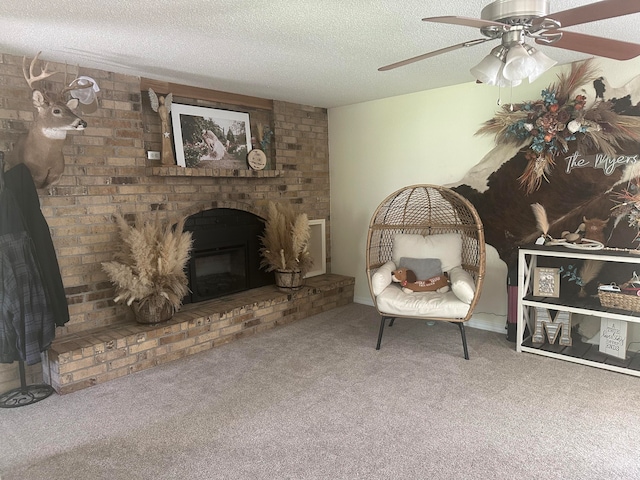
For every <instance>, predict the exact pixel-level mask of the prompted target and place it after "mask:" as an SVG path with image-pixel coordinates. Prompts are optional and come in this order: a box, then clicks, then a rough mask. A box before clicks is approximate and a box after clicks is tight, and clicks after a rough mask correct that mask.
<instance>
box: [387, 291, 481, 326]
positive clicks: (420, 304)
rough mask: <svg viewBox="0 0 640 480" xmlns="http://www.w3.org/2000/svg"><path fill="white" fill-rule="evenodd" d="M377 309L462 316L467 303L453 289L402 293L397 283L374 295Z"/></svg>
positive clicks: (411, 314) (408, 314)
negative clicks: (439, 291)
mask: <svg viewBox="0 0 640 480" xmlns="http://www.w3.org/2000/svg"><path fill="white" fill-rule="evenodd" d="M376 306H377V308H378V310H379V311H380V312H382V313H385V314H391V315H397V316H399V317H402V316H414V317H442V318H464V317H465V316H466V315H467V312H468V311H469V304H467V303H465V302H462V301H460V300H459V299H458V297H456V295H455V294H454V293H453V291H449V292H446V293H438V292H414V293H404V292H403V291H402V289H401V288H400V286H399V285H398V284H397V283H393V284H391V285H389V286H388V287H387V288H385V289H384V290H383V291H382V293H380V294H379V295H378V296H376Z"/></svg>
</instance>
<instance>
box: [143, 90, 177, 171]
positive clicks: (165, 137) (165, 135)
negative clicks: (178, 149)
mask: <svg viewBox="0 0 640 480" xmlns="http://www.w3.org/2000/svg"><path fill="white" fill-rule="evenodd" d="M149 101H150V102H151V108H152V109H153V111H154V112H157V113H158V116H159V117H160V128H161V130H162V152H161V156H160V158H161V159H162V165H175V164H176V160H175V158H174V156H173V146H172V142H171V129H170V128H169V114H170V113H171V103H172V102H173V95H172V94H171V93H168V94H166V95H160V96H158V95H157V94H156V92H154V91H153V89H152V88H150V89H149Z"/></svg>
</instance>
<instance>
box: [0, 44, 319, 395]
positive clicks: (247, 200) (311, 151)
mask: <svg viewBox="0 0 640 480" xmlns="http://www.w3.org/2000/svg"><path fill="white" fill-rule="evenodd" d="M45 59H46V55H45ZM66 68H67V69H68V72H69V74H70V75H76V74H79V75H88V76H90V77H93V78H95V79H96V80H97V82H98V84H99V86H100V93H99V94H98V98H99V108H98V111H97V112H95V113H92V114H89V115H83V119H84V120H85V121H86V122H87V124H88V127H87V129H86V130H85V131H84V132H78V133H76V132H71V133H69V135H68V137H67V141H66V144H65V147H64V153H65V161H66V167H65V172H64V175H63V176H62V179H61V181H60V182H59V183H58V184H56V185H55V186H53V187H51V188H50V189H44V190H41V191H40V200H41V207H42V211H43V213H44V215H45V217H46V219H47V221H48V223H49V226H50V229H51V233H52V238H53V242H54V245H55V248H56V252H57V254H58V261H59V263H60V269H61V273H62V279H63V283H64V286H65V291H66V294H67V300H68V303H69V312H70V314H71V321H70V322H69V323H68V324H67V325H66V326H65V327H61V328H58V331H57V332H56V335H57V337H58V338H59V337H63V336H65V335H70V334H76V333H78V332H82V331H84V330H88V329H92V328H96V327H102V326H108V325H112V324H118V323H122V322H123V321H129V320H131V318H132V315H131V312H130V310H129V308H128V307H125V306H122V305H114V304H113V301H112V298H113V289H112V287H111V285H110V283H109V282H108V280H107V277H106V275H105V274H104V273H103V272H102V269H101V266H100V263H101V262H104V261H108V260H111V259H112V256H113V252H114V244H115V242H116V241H117V238H118V237H117V230H116V227H115V225H114V224H113V222H112V220H111V216H112V214H113V213H115V212H121V213H125V214H126V213H146V212H150V211H151V210H155V209H160V210H164V211H166V213H167V215H169V216H170V217H171V218H172V219H177V218H178V217H179V216H181V215H183V214H191V213H194V212H195V211H198V210H199V209H204V208H212V207H217V206H231V207H234V208H240V209H245V210H248V211H252V212H253V213H257V214H262V212H263V211H262V208H263V207H264V204H265V203H266V202H267V201H268V200H276V201H288V202H293V203H295V204H296V205H297V207H298V208H299V209H300V211H304V212H306V213H307V214H308V215H309V218H324V219H326V222H327V224H326V226H327V242H326V244H327V271H330V258H331V255H330V250H329V245H330V241H329V238H330V232H331V228H330V219H329V158H328V157H329V154H328V140H327V114H326V110H325V109H321V108H315V107H309V106H304V105H296V104H291V103H286V102H278V101H274V102H273V109H272V110H270V109H260V108H245V107H238V106H234V105H231V104H228V103H217V102H213V101H202V100H200V99H197V98H184V97H174V101H175V102H177V103H186V104H194V105H201V106H210V107H215V108H225V109H231V110H237V111H243V112H248V113H249V115H250V118H251V123H252V128H253V125H254V122H257V121H259V122H261V123H263V124H268V125H270V126H271V128H272V129H273V131H274V137H273V142H272V144H271V145H270V146H269V148H268V149H267V153H268V155H269V156H270V159H271V161H272V162H274V163H275V170H273V171H264V172H262V173H261V174H260V175H253V174H247V172H240V174H238V173H237V172H236V173H234V172H231V173H230V174H229V172H225V173H227V174H229V175H230V176H204V175H202V174H203V173H205V174H206V173H211V172H203V171H197V170H198V169H187V170H183V169H180V168H178V167H174V168H167V169H163V168H154V167H158V165H157V164H154V163H153V162H151V161H148V160H146V151H147V150H159V147H160V141H159V131H160V128H159V119H158V117H157V115H156V113H155V112H153V111H152V110H151V108H150V105H149V101H148V96H147V92H146V91H145V92H141V83H140V79H139V78H138V77H132V76H127V75H122V74H118V73H113V72H107V71H103V70H96V69H89V68H83V67H82V66H80V67H76V66H68V67H66ZM50 69H53V70H57V71H60V72H63V71H64V70H65V66H64V65H63V64H57V63H52V64H50ZM63 80H64V75H62V74H58V75H54V76H53V77H50V78H49V79H47V80H46V81H44V82H43V83H44V89H45V90H47V91H50V92H57V91H60V90H61V88H62V85H63ZM159 93H165V92H159ZM34 115H35V109H34V108H33V106H32V104H31V91H30V89H29V87H28V86H27V84H26V82H25V80H24V78H23V75H22V58H21V57H16V56H12V55H6V54H4V55H2V56H1V63H0V122H1V125H2V128H1V129H0V149H1V150H3V151H8V150H10V149H12V146H13V143H14V142H15V140H16V139H17V137H18V135H19V134H20V133H23V132H25V131H26V130H27V129H28V127H29V125H30V122H31V121H32V120H33V118H34ZM16 371H17V365H15V364H11V365H2V364H0V392H2V391H5V390H7V389H8V388H11V386H13V385H15V383H16V378H17V374H16Z"/></svg>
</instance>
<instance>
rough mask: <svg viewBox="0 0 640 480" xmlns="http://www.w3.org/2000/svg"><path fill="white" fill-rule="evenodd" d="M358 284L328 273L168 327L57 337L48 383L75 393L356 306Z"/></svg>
mask: <svg viewBox="0 0 640 480" xmlns="http://www.w3.org/2000/svg"><path fill="white" fill-rule="evenodd" d="M354 285H355V279H354V278H353V277H346V276H343V275H335V274H325V275H319V276H317V277H312V278H308V279H307V280H306V282H305V286H304V287H302V288H301V289H300V290H298V291H295V292H293V293H285V292H281V291H280V290H278V289H277V288H276V287H275V286H273V285H269V286H266V287H260V288H255V289H252V290H247V291H245V292H240V293H236V294H233V295H228V296H226V297H222V298H217V299H213V300H208V301H205V302H200V303H195V304H189V305H185V306H184V307H183V308H182V309H181V310H180V311H179V312H178V313H176V314H175V315H174V316H173V318H172V319H171V320H169V321H168V322H165V323H162V324H158V325H142V324H137V323H126V324H124V323H123V324H119V325H111V326H109V327H101V328H97V329H93V330H87V331H84V332H80V333H76V334H71V335H67V336H64V337H60V338H58V339H56V340H55V341H54V342H53V344H52V346H51V348H50V349H49V351H48V352H47V353H46V355H45V361H44V363H43V370H44V377H45V381H46V382H47V383H49V384H50V385H51V386H53V388H54V389H55V390H56V392H58V393H59V394H66V393H71V392H74V391H77V390H81V389H84V388H87V387H90V386H92V385H97V384H100V383H104V382H107V381H109V380H113V379H115V378H119V377H122V376H125V375H129V374H131V373H135V372H138V371H140V370H145V369H147V368H151V367H154V366H156V365H161V364H163V363H166V362H170V361H173V360H177V359H179V358H183V357H186V356H188V355H193V354H196V353H199V352H203V351H205V350H209V349H211V348H214V347H218V346H220V345H224V344H225V343H229V342H231V341H233V340H237V339H239V338H242V337H245V336H248V335H252V334H254V333H258V332H261V331H263V330H267V329H271V328H274V327H276V326H278V325H284V324H286V323H290V322H294V321H296V320H300V319H303V318H306V317H309V316H311V315H315V314H317V313H321V312H325V311H327V310H330V309H332V308H335V307H338V306H341V305H346V304H348V303H351V302H352V301H353V291H354Z"/></svg>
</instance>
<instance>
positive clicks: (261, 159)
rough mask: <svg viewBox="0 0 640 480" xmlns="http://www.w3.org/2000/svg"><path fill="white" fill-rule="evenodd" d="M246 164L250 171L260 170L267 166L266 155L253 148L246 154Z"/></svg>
mask: <svg viewBox="0 0 640 480" xmlns="http://www.w3.org/2000/svg"><path fill="white" fill-rule="evenodd" d="M247 163H248V164H249V168H251V169H252V170H262V169H263V168H264V167H266V166H267V155H266V154H265V153H264V152H263V151H262V150H260V149H259V148H254V149H253V150H251V151H250V152H249V153H248V154H247Z"/></svg>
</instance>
